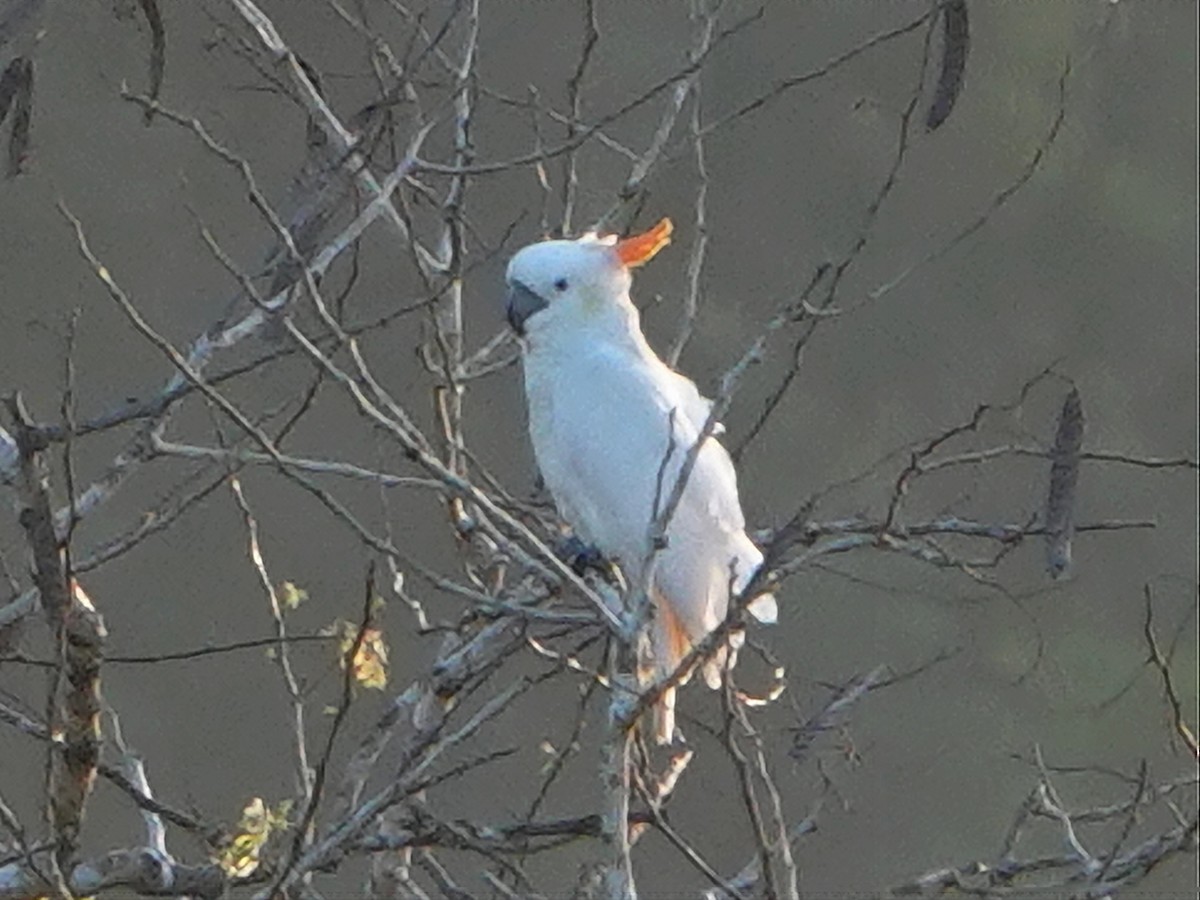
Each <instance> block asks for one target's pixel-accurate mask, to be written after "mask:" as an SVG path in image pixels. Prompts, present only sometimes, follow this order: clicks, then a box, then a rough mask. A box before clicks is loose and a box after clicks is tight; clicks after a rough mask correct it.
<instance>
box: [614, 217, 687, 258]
mask: <svg viewBox="0 0 1200 900" xmlns="http://www.w3.org/2000/svg"><path fill="white" fill-rule="evenodd" d="M673 230H674V226H673V225H672V224H671V220H670V219H665V218H664V219H662V220H661V221H660V222H659V223H658V224H657V225H655V226H654V227H653V228H651V229H650V230H649V231H644V232H642V233H641V234H635V235H632V236H630V237H627V238H622V239H621V240H619V241H617V246H616V250H617V258H618V259H620V260H621V262H622V263H623V264H624V265H626V266H628V267H629V268H633V267H634V266H640V265H642V264H643V263H647V262H649V261H650V260H651V259H653V258H654V255H655V254H656V253H658V251H659V250H661V249H662V248H663V247H665V246H667V244H669V243H671V232H672V231H673Z"/></svg>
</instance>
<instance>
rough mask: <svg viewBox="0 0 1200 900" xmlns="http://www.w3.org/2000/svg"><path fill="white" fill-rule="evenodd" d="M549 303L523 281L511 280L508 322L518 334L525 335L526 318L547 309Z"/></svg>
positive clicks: (507, 306) (507, 305) (507, 308)
mask: <svg viewBox="0 0 1200 900" xmlns="http://www.w3.org/2000/svg"><path fill="white" fill-rule="evenodd" d="M547 305H548V304H547V303H546V301H545V300H543V299H542V298H541V297H539V296H538V295H537V294H535V293H534V292H533V291H531V290H530V289H529V288H527V287H525V285H523V284H521V282H519V281H513V282H509V285H508V300H507V303H506V310H507V313H508V324H509V325H511V326H512V328H513V331H515V332H516V333H517V334H519V335H521V336H522V337H524V336H525V320H526V319H528V318H529V317H530V316H532V315H533V314H534V313H536V312H538V311H540V310H543V309H545V308H546V306H547Z"/></svg>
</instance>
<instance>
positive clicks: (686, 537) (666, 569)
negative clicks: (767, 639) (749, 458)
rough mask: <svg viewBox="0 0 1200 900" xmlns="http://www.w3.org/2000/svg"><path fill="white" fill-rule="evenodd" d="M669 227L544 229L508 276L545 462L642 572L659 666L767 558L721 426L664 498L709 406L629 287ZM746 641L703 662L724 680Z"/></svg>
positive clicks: (770, 603)
mask: <svg viewBox="0 0 1200 900" xmlns="http://www.w3.org/2000/svg"><path fill="white" fill-rule="evenodd" d="M670 235H671V223H670V221H669V220H667V219H663V220H662V221H661V222H660V223H659V224H658V225H657V226H655V227H654V228H652V229H651V230H650V231H647V232H645V233H644V234H639V235H636V236H633V237H628V238H624V239H621V240H618V239H617V238H616V237H614V236H599V235H596V234H586V235H584V236H583V237H581V238H579V239H578V240H574V241H571V240H553V241H542V242H540V243H537V244H531V245H530V246H528V247H525V248H524V249H522V250H520V251H519V252H518V253H517V254H516V255H515V256H514V257H513V258H512V260H511V261H510V262H509V265H508V272H507V276H506V280H507V286H508V306H507V310H508V321H509V323H510V324H511V325H512V327H513V328H514V330H515V331H516V332H517V334H518V335H519V336H520V338H521V346H522V356H523V361H524V371H525V393H526V400H527V402H528V406H529V431H530V435H531V437H532V439H533V449H534V453H535V455H536V456H537V462H538V467H539V468H540V469H541V472H542V477H543V479H544V480H545V483H546V487H547V488H549V490H550V493H551V494H552V495H553V497H554V501H555V505H556V506H557V507H558V511H559V514H560V515H561V516H562V518H563V519H564V520H565V521H566V522H567V524H569V525H570V526H571V528H572V529H573V530H574V531H575V534H576V535H577V536H578V537H579V538H580V539H582V540H583V541H585V542H587V543H590V544H592V545H594V546H595V547H596V548H597V549H598V550H600V551H601V552H602V553H604V554H605V555H606V556H608V557H610V558H613V559H614V560H615V561H616V562H617V563H618V565H619V566H620V568H621V571H622V574H623V575H624V576H625V580H626V582H627V584H628V585H629V586H630V588H631V589H637V588H638V587H639V586H640V585H641V584H642V583H643V581H645V583H646V588H647V593H648V595H649V597H650V599H651V601H652V603H653V625H652V629H651V638H652V642H651V643H652V649H653V654H654V669H655V670H656V672H657V674H658V675H659V676H660V677H662V676H665V675H668V674H669V673H671V672H673V671H675V670H676V669H677V668H678V666H679V664H680V663H681V661H682V660H683V659H684V658H685V657H686V656H687V654H688V652H689V651H690V650H691V649H692V647H693V646H694V645H695V644H697V643H698V642H700V641H701V640H703V639H704V637H705V636H706V635H708V634H709V632H711V631H712V630H713V629H714V628H716V627H717V625H719V624H720V623H721V622H722V621H723V620H724V619H725V617H726V613H727V610H728V607H729V601H730V598H731V596H736V595H737V594H738V593H739V592H740V591H741V590H742V589H743V588H744V587H745V586H746V585H747V583H748V582H749V581H750V579H751V577H752V576H753V575H754V573H755V571H756V570H757V569H758V567H759V565H760V564H761V563H762V560H763V556H762V553H761V552H760V551H759V549H758V548H757V547H756V546H754V544H753V542H751V540H750V538H749V537H747V536H746V531H745V519H744V518H743V516H742V508H741V504H740V502H739V500H738V491H737V476H736V474H735V473H734V469H733V462H732V461H731V460H730V458H729V454H728V453H727V452H726V451H725V448H724V447H722V446H721V444H720V443H719V442H718V441H717V439H716V437H715V435H716V434H719V433H720V431H721V430H722V429H720V428H719V427H718V428H713V429H711V430H710V436H709V437H708V438H707V439H706V440H705V441H704V443H703V444H702V445H701V447H700V449H699V450H698V451H697V452H696V453H695V464H694V468H693V469H692V471H691V473H690V475H689V476H688V477H687V479H686V482H685V485H684V488H683V493H682V494H681V495H680V497H679V502H678V505H677V506H676V507H675V509H674V510H673V512H672V511H671V510H670V509H669V508H667V504H668V498H670V497H671V494H672V492H673V489H674V487H675V484H676V481H677V479H678V478H679V475H680V472H681V469H682V468H683V467H684V465H685V462H686V460H687V459H688V457H689V455H690V451H692V448H693V447H694V446H695V445H696V443H697V440H698V438H700V437H701V435H702V433H703V431H704V427H705V423H706V422H707V420H708V417H709V413H710V410H711V409H712V403H711V401H709V400H706V399H705V398H704V397H702V396H701V395H700V392H699V391H698V390H697V389H696V385H695V384H694V383H693V382H692V381H691V380H690V379H688V378H685V377H684V376H683V375H680V374H679V373H678V372H675V371H674V370H672V369H671V368H670V367H669V366H667V365H666V364H665V363H664V362H663V361H662V360H661V359H659V357H658V355H657V354H656V353H655V352H654V350H652V349H651V347H650V345H649V344H648V343H647V342H646V338H645V336H644V335H643V334H642V330H641V325H640V323H639V317H638V311H637V309H636V308H635V307H634V305H633V301H632V300H630V298H629V288H630V284H631V282H632V276H631V270H632V269H634V268H636V267H637V266H640V265H642V264H643V263H646V262H648V261H649V260H650V259H651V258H652V257H653V256H654V255H655V254H656V253H658V251H659V250H661V249H662V248H663V247H664V246H666V245H667V244H668V243H669V242H670ZM667 514H669V516H670V517H669V521H667V523H666V529H665V532H664V533H663V537H665V541H664V542H660V547H659V548H657V550H656V552H655V551H652V548H651V544H652V543H653V536H654V532H653V529H652V524H653V523H655V521H656V520H659V524H660V525H661V524H662V523H661V517H662V516H664V515H667ZM647 567H649V569H648V571H647ZM731 592H732V594H731ZM748 609H749V611H750V612H751V613H752V614H753V615H754V616H755V618H757V619H758V620H759V621H761V622H774V621H775V617H776V606H775V599H774V597H772V596H771V595H769V594H764V595H762V596H760V597H758V598H756V599H755V600H754V601H753V602H752V603H750V605H749V606H748ZM740 642H741V634H740V633H737V634H733V635H731V638H730V641H729V642H728V644H727V645H726V646H725V647H722V648H721V649H720V651H719V652H717V653H716V654H714V655H713V656H711V657H709V659H708V661H707V663H706V664H705V665H704V667H703V674H704V679H705V681H706V682H707V683H708V685H709V686H710V687H713V688H715V687H719V686H720V684H721V673H722V672H723V670H724V667H725V666H726V665H732V663H733V659H732V658H729V659H727V655H728V654H730V653H736V650H737V646H738V645H739V644H740ZM689 674H690V673H689ZM683 681H686V678H685V679H683ZM681 683H682V681H681ZM674 709H675V691H674V689H673V688H672V689H670V690H667V691H666V692H664V694H663V696H662V698H661V700H660V701H659V703H658V706H657V708H656V710H655V734H656V738H657V739H658V741H659V743H670V742H671V740H672V739H673V734H674V731H675V715H674Z"/></svg>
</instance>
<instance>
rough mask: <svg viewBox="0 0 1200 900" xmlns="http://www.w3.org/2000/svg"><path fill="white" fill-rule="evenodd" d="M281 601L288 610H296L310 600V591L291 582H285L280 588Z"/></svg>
mask: <svg viewBox="0 0 1200 900" xmlns="http://www.w3.org/2000/svg"><path fill="white" fill-rule="evenodd" d="M279 599H280V601H281V602H282V603H283V605H284V606H285V607H287V608H288V609H295V608H296V607H297V606H299V605H300V604H301V603H303V602H304V601H305V600H307V599H308V591H306V590H305V589H304V588H302V587H297V586H296V585H295V584H293V583H292V582H290V581H285V582H284V583H283V584H281V585H280V586H279Z"/></svg>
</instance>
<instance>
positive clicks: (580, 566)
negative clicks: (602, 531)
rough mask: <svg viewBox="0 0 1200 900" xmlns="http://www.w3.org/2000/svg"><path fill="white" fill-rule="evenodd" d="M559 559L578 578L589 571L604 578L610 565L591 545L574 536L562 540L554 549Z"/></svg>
mask: <svg viewBox="0 0 1200 900" xmlns="http://www.w3.org/2000/svg"><path fill="white" fill-rule="evenodd" d="M555 550H556V551H557V553H558V556H559V558H560V559H562V561H563V562H565V563H566V564H567V565H569V566H570V567H571V571H573V572H574V573H575V574H576V575H578V576H579V577H580V578H582V577H583V576H584V574H585V573H586V572H587V571H588V570H589V569H591V570H592V571H594V572H599V573H600V574H602V575H604V576H606V577H607V576H608V574H609V568H610V566H611V563H610V562H609V561H608V559H607V558H606V557H605V555H604V554H603V553H601V552H600V551H599V550H598V549H596V547H595V546H594V545H592V544H589V543H587V542H585V541H583V540H581V539H580V538H578V537H576V536H575V535H570V536H569V537H565V538H563V539H562V540H561V541H560V542H559V544H558V546H557V547H556V548H555Z"/></svg>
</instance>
